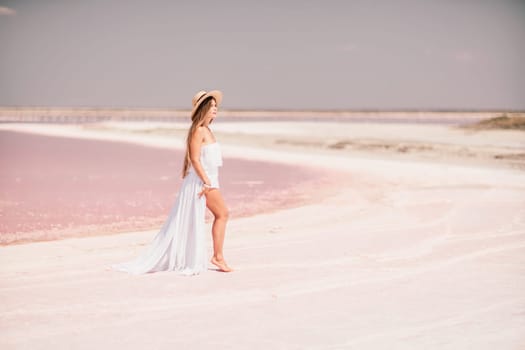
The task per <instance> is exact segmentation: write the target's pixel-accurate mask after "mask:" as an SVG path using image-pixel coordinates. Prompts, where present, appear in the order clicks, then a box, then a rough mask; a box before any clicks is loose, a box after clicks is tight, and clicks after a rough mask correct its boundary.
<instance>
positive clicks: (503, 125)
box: [467, 113, 525, 131]
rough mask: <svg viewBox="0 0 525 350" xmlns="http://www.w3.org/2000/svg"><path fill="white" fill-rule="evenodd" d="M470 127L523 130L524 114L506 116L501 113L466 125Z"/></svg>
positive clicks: (524, 125)
mask: <svg viewBox="0 0 525 350" xmlns="http://www.w3.org/2000/svg"><path fill="white" fill-rule="evenodd" d="M467 128H470V129H513V130H524V131H525V114H523V113H513V115H512V116H508V115H507V114H506V113H503V114H502V115H501V116H498V117H495V118H490V119H485V120H482V121H479V122H477V123H476V124H471V125H468V126H467Z"/></svg>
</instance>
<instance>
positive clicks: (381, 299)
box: [0, 123, 525, 349]
mask: <svg viewBox="0 0 525 350" xmlns="http://www.w3.org/2000/svg"><path fill="white" fill-rule="evenodd" d="M123 125H124V124H123ZM123 125H121V126H122V127H124V126H123ZM126 125H130V124H126ZM1 127H2V128H3V129H10V130H14V129H16V130H20V131H25V132H39V133H47V134H52V135H57V136H60V135H62V136H70V137H90V138H111V139H113V140H119V141H125V142H136V143H141V144H145V145H148V146H155V147H181V146H182V142H181V140H180V139H179V140H178V141H177V140H175V141H174V140H173V139H168V138H166V137H160V136H145V135H143V134H129V133H128V134H126V133H121V132H116V131H96V130H90V131H86V130H82V129H81V128H77V127H73V126H59V125H17V124H9V125H7V124H6V125H1ZM216 127H217V132H218V133H219V132H223V133H227V132H231V133H232V135H233V134H235V133H240V131H239V130H238V129H239V128H242V133H244V134H243V135H241V136H242V137H241V136H239V137H236V136H231V138H230V139H228V140H229V141H228V142H225V143H224V155H225V156H226V157H228V156H240V157H247V158H250V159H264V160H272V161H278V162H286V163H296V164H308V165H312V164H316V165H317V166H320V167H327V168H331V169H338V170H340V171H342V172H346V174H347V181H345V182H344V183H341V191H340V193H339V194H338V195H337V196H335V197H331V198H326V199H323V200H320V201H319V202H317V203H315V204H312V205H307V206H303V207H299V208H293V209H286V210H282V211H279V212H275V213H271V214H263V215H257V216H254V217H249V218H241V219H234V220H231V221H230V222H229V224H228V228H227V234H226V241H225V254H226V258H227V261H228V263H229V264H230V265H231V266H232V267H233V268H234V269H235V271H234V272H232V273H228V274H226V273H220V272H216V271H215V270H214V269H213V267H212V265H211V264H210V270H209V271H207V272H206V273H203V274H201V275H199V276H195V277H183V276H179V275H177V274H174V273H168V272H162V273H155V274H147V275H141V276H134V275H127V274H124V273H120V272H116V271H111V270H107V269H106V268H107V266H108V265H110V264H112V263H115V262H120V261H125V260H127V259H129V258H131V257H134V256H135V255H136V254H137V253H138V252H139V251H140V250H141V249H143V248H144V245H145V244H147V243H148V242H149V240H150V239H151V238H152V236H153V235H154V234H155V232H156V231H155V230H152V231H148V232H130V233H126V234H120V235H111V236H97V237H91V238H75V239H66V240H61V241H53V242H38V243H30V244H24V245H13V246H5V247H1V248H0V281H1V282H0V298H1V300H2V306H1V307H0V308H1V309H0V310H1V319H0V330H1V334H2V337H0V348H2V349H92V348H103V349H115V348H126V349H144V348H152V349H209V348H217V349H470V348H472V349H520V348H525V176H524V175H525V173H524V172H523V171H518V170H513V169H510V168H506V167H494V166H490V167H489V166H487V167H484V166H462V165H459V164H449V163H447V162H446V159H441V161H433V162H430V161H421V160H415V159H412V158H410V157H409V158H407V159H402V160H401V159H397V158H395V159H388V158H381V159H380V158H378V157H375V156H370V157H367V156H366V154H364V155H363V154H362V155H361V156H359V157H352V156H351V155H350V154H347V153H344V152H324V151H322V152H321V151H317V150H313V149H312V148H311V147H309V146H300V145H299V146H297V145H296V146H294V147H295V148H287V147H284V148H280V147H277V146H276V147H266V146H265V145H258V144H257V143H254V142H250V141H247V140H246V135H248V136H251V137H254V138H257V137H258V136H257V135H261V130H262V129H261V128H260V127H257V126H256V125H255V124H252V126H251V128H252V129H251V130H250V125H249V124H248V123H247V124H242V123H241V124H236V125H233V126H231V127H230V129H228V127H227V126H226V125H222V126H221V125H220V124H217V126H216ZM321 127H322V128H323V130H330V125H329V124H323V125H322V126H321ZM221 128H225V130H219V129H221ZM233 128H237V129H235V130H234V129H233ZM283 128H284V129H283V130H284V131H283V130H281V131H280V133H281V134H283V135H284V136H290V138H294V137H295V138H294V140H295V141H297V140H301V139H303V140H309V139H310V135H313V134H315V131H316V129H315V128H314V129H311V128H312V127H310V126H306V125H305V126H304V128H303V129H301V125H300V123H299V124H296V125H295V126H294V129H293V131H292V129H290V128H288V129H286V128H285V127H283ZM296 128H299V131H297V130H296ZM309 128H310V129H309ZM425 128H428V129H425V130H426V132H427V133H428V136H429V138H428V139H429V140H431V141H430V142H431V143H439V142H440V140H442V139H447V138H448V139H450V138H452V139H453V138H454V137H456V136H453V134H454V132H452V131H451V132H450V134H447V132H446V131H443V130H442V129H439V128H440V127H438V126H436V127H435V129H432V128H433V126H425ZM287 130H288V133H287V132H286V131H287ZM308 130H310V131H309V132H308ZM331 130H332V131H333V132H334V133H337V132H338V131H337V126H332V129H331ZM392 130H394V129H392ZM422 130H423V129H421V128H419V129H418V128H417V127H415V126H414V127H413V128H412V129H410V128H408V129H403V135H405V133H407V132H408V133H409V135H418V136H417V138H418V139H425V135H424V134H422V133H421V132H422ZM432 130H434V132H435V133H433V131H432ZM392 132H394V131H392ZM270 133H271V130H270ZM438 133H443V135H442V136H441V139H434V140H432V137H437V136H435V135H437V134H438ZM59 134H60V135H59ZM297 134H300V136H297ZM294 135H295V136H294ZM390 135H391V134H390ZM432 135H434V136H432ZM491 135H495V134H491ZM501 135H502V136H491V137H493V139H491V142H490V143H491V145H492V146H493V147H496V148H497V147H500V148H501V147H515V148H516V149H520V147H521V145H522V142H523V141H521V139H520V138H519V135H518V134H514V133H513V134H512V136H511V137H507V136H508V135H509V134H501ZM516 135H518V136H516ZM398 136H399V135H398ZM279 137H281V136H279ZM400 137H401V136H400ZM403 137H404V136H403ZM475 137H477V136H475ZM394 139H395V138H394ZM459 139H460V138H459V136H458V142H462V143H465V142H466V143H468V142H467V141H466V140H468V138H467V139H461V141H459ZM471 140H474V139H471ZM509 140H510V141H509ZM476 142H478V141H472V143H473V144H476ZM479 142H481V141H479ZM509 143H511V144H510V145H509ZM482 146H483V147H488V146H487V145H482ZM489 146H490V145H489ZM208 243H209V244H208V246H209V248H210V254H211V235H210V237H209V238H208ZM210 256H211V255H210Z"/></svg>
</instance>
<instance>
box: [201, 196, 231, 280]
mask: <svg viewBox="0 0 525 350" xmlns="http://www.w3.org/2000/svg"><path fill="white" fill-rule="evenodd" d="M206 206H207V207H208V209H210V211H211V212H212V213H213V216H214V217H215V219H214V221H213V226H212V229H211V232H212V236H213V257H212V258H211V263H212V264H214V265H216V266H217V267H218V268H219V269H220V270H221V271H224V272H230V271H232V269H231V268H230V267H229V266H228V265H227V264H226V261H225V260H224V255H223V252H222V247H223V244H224V236H225V234H226V222H227V221H228V216H229V212H228V208H227V207H226V204H225V203H224V200H223V198H222V195H221V192H220V191H219V190H218V189H216V188H215V189H212V190H210V191H209V192H208V193H206Z"/></svg>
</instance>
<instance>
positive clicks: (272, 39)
mask: <svg viewBox="0 0 525 350" xmlns="http://www.w3.org/2000/svg"><path fill="white" fill-rule="evenodd" d="M0 50H1V54H0V107H1V106H3V107H13V106H25V107H95V108H99V107H109V108H182V109H186V108H190V107H191V98H192V97H193V95H194V94H195V93H196V92H197V91H199V90H212V89H219V90H222V91H223V93H224V100H223V106H222V107H223V108H229V109H326V110H344V109H348V110H502V109H503V110H525V64H524V62H525V0H500V1H497V0H492V1H491V0H384V1H379V0H366V1H358V0H355V1H354V0H348V1H331V0H326V1H322V0H318V1H308V0H304V1H291V0H290V1H286V0H283V1H275V0H268V1H259V0H257V1H254V0H245V1H231V0H230V1H228V0H225V1H212V0H199V1H182V0H181V1H176V0H151V1H146V0H143V1H138V0H104V1H102V0H63V1H58V0H15V1H2V0H0Z"/></svg>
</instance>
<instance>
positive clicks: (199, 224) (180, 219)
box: [111, 142, 222, 275]
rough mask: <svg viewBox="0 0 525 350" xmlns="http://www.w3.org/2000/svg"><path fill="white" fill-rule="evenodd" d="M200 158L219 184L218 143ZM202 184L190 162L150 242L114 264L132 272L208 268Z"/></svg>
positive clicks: (193, 272)
mask: <svg viewBox="0 0 525 350" xmlns="http://www.w3.org/2000/svg"><path fill="white" fill-rule="evenodd" d="M200 162H201V165H202V167H203V169H204V171H205V172H206V174H207V175H208V178H209V179H210V181H211V187H214V188H219V167H220V166H222V154H221V149H220V145H219V143H217V142H214V143H209V144H205V145H203V146H201V154H200ZM202 185H203V182H202V180H201V179H200V177H199V176H198V175H197V173H196V172H195V169H194V168H193V166H190V168H189V171H188V175H186V177H184V180H183V181H182V185H181V188H180V190H179V193H178V195H177V198H176V200H175V204H174V205H173V207H172V209H171V211H170V213H169V216H168V218H167V219H166V221H165V222H164V224H163V226H162V228H161V229H160V231H159V232H158V233H157V234H156V235H155V237H154V238H153V240H152V241H151V243H150V244H149V246H148V247H147V248H146V249H145V251H143V252H142V254H140V255H139V256H138V257H136V258H135V259H133V260H131V261H129V262H124V263H120V264H115V265H112V266H111V267H112V268H113V269H115V270H119V271H124V272H128V273H132V274H142V273H148V272H156V271H177V272H178V273H180V274H183V275H196V274H199V273H201V272H203V271H206V270H207V269H208V259H207V249H206V236H205V233H204V229H205V225H204V216H205V210H206V198H205V196H202V197H200V198H199V196H198V193H199V192H200V191H201V190H202Z"/></svg>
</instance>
